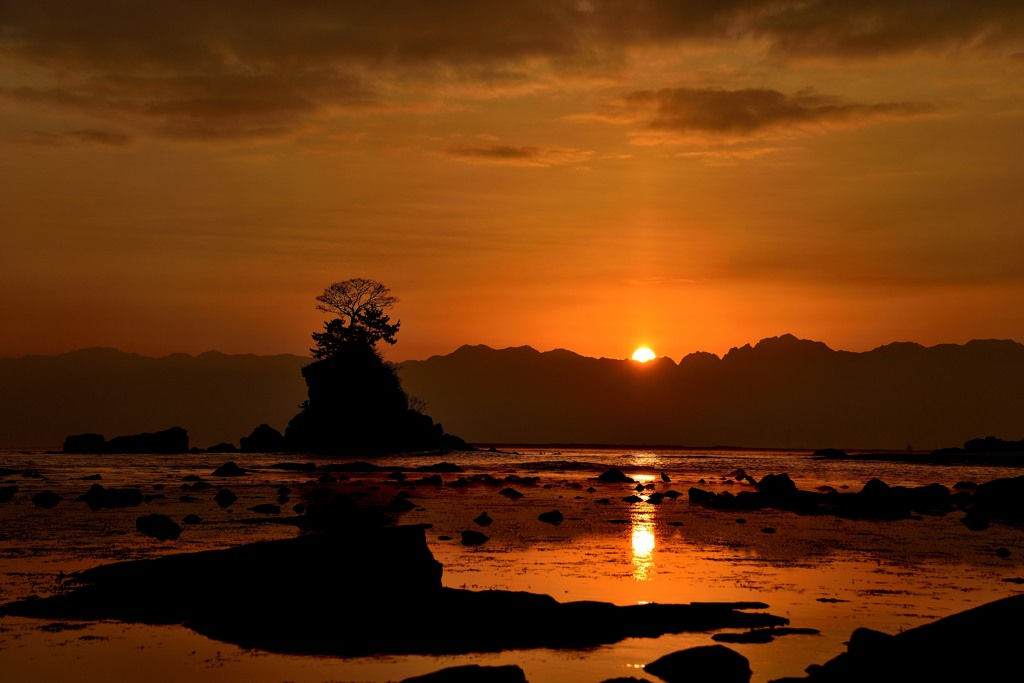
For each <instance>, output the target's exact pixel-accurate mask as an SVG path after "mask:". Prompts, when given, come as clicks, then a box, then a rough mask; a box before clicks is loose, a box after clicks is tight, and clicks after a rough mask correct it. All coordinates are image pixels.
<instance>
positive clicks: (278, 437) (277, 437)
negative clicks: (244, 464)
mask: <svg viewBox="0 0 1024 683" xmlns="http://www.w3.org/2000/svg"><path fill="white" fill-rule="evenodd" d="M239 450H241V451H242V452H243V453H280V452H283V451H287V450H288V446H287V445H285V440H284V436H283V435H282V434H281V432H279V431H277V430H276V429H274V428H273V427H271V426H270V425H268V424H266V423H264V424H261V425H260V426H258V427H256V429H254V430H252V433H251V434H249V436H243V437H242V438H241V439H240V440H239Z"/></svg>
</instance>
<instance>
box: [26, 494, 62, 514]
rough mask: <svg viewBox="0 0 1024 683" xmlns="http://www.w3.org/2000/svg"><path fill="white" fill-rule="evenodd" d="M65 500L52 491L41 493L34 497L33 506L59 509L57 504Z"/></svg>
mask: <svg viewBox="0 0 1024 683" xmlns="http://www.w3.org/2000/svg"><path fill="white" fill-rule="evenodd" d="M61 500H63V498H61V497H60V496H58V495H57V494H56V493H54V492H53V491H50V490H46V491H40V492H39V493H37V494H36V495H34V496H32V504H33V505H35V506H36V507H37V508H45V509H47V510H48V509H50V508H52V507H57V504H58V503H60V501H61Z"/></svg>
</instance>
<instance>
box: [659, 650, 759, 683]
mask: <svg viewBox="0 0 1024 683" xmlns="http://www.w3.org/2000/svg"><path fill="white" fill-rule="evenodd" d="M644 671H646V672H647V673H649V674H654V675H655V676H657V677H658V678H661V679H663V680H666V681H668V683H748V682H749V681H750V676H751V674H752V673H753V672H752V671H751V670H750V662H749V661H748V660H747V658H746V657H744V656H743V655H741V654H740V653H739V652H736V651H735V650H730V649H729V648H727V647H726V646H724V645H702V646H700V647H691V648H689V649H687V650H679V651H678V652H673V653H672V654H668V655H665V656H664V657H661V658H659V659H657V660H655V661H653V662H651V663H650V664H648V665H647V666H645V667H644Z"/></svg>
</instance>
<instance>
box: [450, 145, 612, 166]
mask: <svg viewBox="0 0 1024 683" xmlns="http://www.w3.org/2000/svg"><path fill="white" fill-rule="evenodd" d="M444 154H445V155H446V156H448V157H450V158H453V159H456V160H458V161H466V162H470V163H479V164H502V165H507V166H563V165H566V164H578V163H582V162H584V161H586V160H587V159H589V158H590V157H591V156H592V155H593V152H590V151H587V150H581V149H572V148H569V147H532V146H516V145H497V144H495V145H458V146H453V147H448V148H447V149H445V150H444Z"/></svg>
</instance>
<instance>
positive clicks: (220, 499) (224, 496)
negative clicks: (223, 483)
mask: <svg viewBox="0 0 1024 683" xmlns="http://www.w3.org/2000/svg"><path fill="white" fill-rule="evenodd" d="M213 499H214V500H215V501H216V502H217V505H219V506H221V507H222V508H226V507H228V506H230V505H231V504H232V503H234V502H235V501H236V500H238V496H236V495H235V494H234V492H233V491H231V489H221V490H219V491H217V495H215V496H214V497H213Z"/></svg>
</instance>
